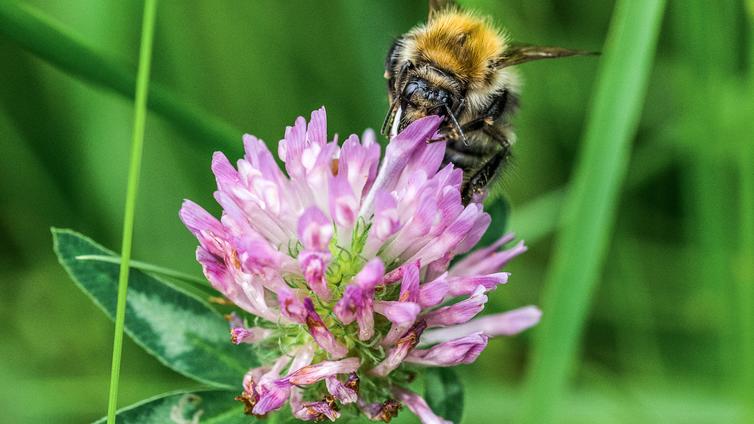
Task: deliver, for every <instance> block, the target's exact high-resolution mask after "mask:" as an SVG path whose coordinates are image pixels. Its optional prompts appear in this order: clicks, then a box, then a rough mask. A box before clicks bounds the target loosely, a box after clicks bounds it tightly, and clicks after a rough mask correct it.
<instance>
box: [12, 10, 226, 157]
mask: <svg viewBox="0 0 754 424" xmlns="http://www.w3.org/2000/svg"><path fill="white" fill-rule="evenodd" d="M0 34H1V35H3V36H4V37H7V38H8V39H10V40H12V41H14V42H16V43H18V44H19V45H20V46H21V47H23V48H24V49H26V50H28V51H30V52H31V53H33V54H35V55H37V56H38V57H39V58H41V59H43V60H45V61H47V62H49V63H50V64H52V65H54V66H56V67H58V68H60V69H61V70H63V71H65V72H68V73H69V74H71V75H73V76H75V77H77V78H81V79H83V80H85V81H88V82H90V83H92V84H95V85H98V86H100V87H104V88H107V89H109V90H112V91H114V92H116V93H118V94H120V95H122V96H126V97H128V98H131V97H132V96H133V95H134V86H135V85H136V75H135V74H134V72H133V71H132V70H131V69H130V68H129V67H128V66H126V65H123V63H122V61H121V60H119V59H117V58H114V57H111V56H110V54H108V53H103V52H99V51H97V50H96V49H94V48H92V47H90V46H89V45H87V43H86V42H85V41H84V40H83V37H82V36H80V35H79V34H77V33H76V32H75V31H73V30H71V29H70V28H67V27H65V26H63V25H61V24H59V23H58V22H55V21H54V20H53V19H52V18H51V17H49V16H47V15H45V14H44V13H42V12H41V11H39V10H37V9H35V8H33V7H30V6H28V5H27V4H23V3H21V2H14V1H4V2H0ZM149 108H150V109H151V110H153V111H154V112H156V113H158V114H159V115H161V116H162V117H164V118H165V119H167V120H168V121H170V122H171V123H172V124H174V125H175V126H176V128H177V129H178V130H180V131H182V132H183V133H184V134H185V135H186V138H185V140H186V141H190V142H193V143H196V144H197V145H198V146H200V147H202V148H204V147H206V146H207V143H208V142H209V143H222V146H223V147H225V148H227V149H232V151H235V150H237V149H238V145H239V143H238V140H239V139H240V135H241V131H239V130H237V129H235V128H234V127H233V126H232V125H230V124H228V123H227V122H225V121H223V120H221V119H220V118H218V117H216V116H214V115H213V114H212V113H211V112H209V111H206V110H202V109H201V108H198V107H196V106H194V105H192V104H189V103H187V102H186V101H185V100H183V99H181V98H180V97H179V96H178V95H177V94H175V93H173V92H172V91H170V90H168V89H167V88H166V87H164V86H161V85H160V84H156V83H154V84H151V87H150V88H149ZM213 145H214V144H213Z"/></svg>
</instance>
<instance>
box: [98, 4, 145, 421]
mask: <svg viewBox="0 0 754 424" xmlns="http://www.w3.org/2000/svg"><path fill="white" fill-rule="evenodd" d="M156 13H157V0H146V2H145V3H144V21H143V22H142V33H141V48H140V49H139V70H138V73H137V77H136V102H135V103H134V128H133V138H132V140H131V164H130V167H129V169H128V187H127V189H126V190H127V192H126V206H125V213H124V218H123V244H122V247H121V255H122V260H121V263H120V274H119V277H118V304H117V307H116V311H115V336H114V337H113V363H112V371H111V373H110V394H109V396H108V402H107V422H108V424H115V414H116V410H117V408H118V381H119V380H120V359H121V353H122V352H123V326H124V324H125V321H126V295H127V292H128V271H129V261H130V260H131V244H132V241H133V230H134V213H135V211H136V195H137V194H138V192H139V174H140V171H141V156H142V151H143V148H144V127H145V124H146V118H147V94H148V90H149V69H150V65H151V63H152V42H153V41H154V23H155V15H156Z"/></svg>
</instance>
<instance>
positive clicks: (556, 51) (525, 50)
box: [497, 43, 599, 68]
mask: <svg viewBox="0 0 754 424" xmlns="http://www.w3.org/2000/svg"><path fill="white" fill-rule="evenodd" d="M594 55H599V53H598V52H590V51H586V50H571V49H565V48H562V47H548V46H534V45H531V44H520V43H519V44H513V45H511V46H510V47H509V48H508V49H506V50H505V53H503V56H502V57H501V58H500V59H499V60H498V63H497V65H498V67H499V68H505V67H508V66H513V65H518V64H521V63H526V62H531V61H533V60H540V59H557V58H560V57H568V56H594Z"/></svg>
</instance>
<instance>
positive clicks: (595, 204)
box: [521, 0, 665, 424]
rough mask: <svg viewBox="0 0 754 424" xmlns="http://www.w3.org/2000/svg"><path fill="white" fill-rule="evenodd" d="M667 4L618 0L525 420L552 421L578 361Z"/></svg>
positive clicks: (553, 272) (550, 279)
mask: <svg viewBox="0 0 754 424" xmlns="http://www.w3.org/2000/svg"><path fill="white" fill-rule="evenodd" d="M664 6H665V2H664V1H663V0H620V1H618V3H617V5H616V9H615V12H614V16H613V21H612V23H611V27H610V31H609V33H608V37H607V42H606V45H605V51H604V57H603V60H602V64H601V68H600V71H599V73H598V81H597V86H596V92H595V96H594V99H593V104H592V106H591V109H590V113H589V116H588V119H587V124H586V132H585V135H584V140H583V143H582V150H581V152H580V155H579V160H578V163H577V164H576V168H575V170H574V176H573V182H572V183H571V186H570V187H569V189H568V194H567V199H566V204H565V209H564V211H563V215H562V216H563V217H568V219H569V221H570V222H567V225H563V227H562V230H561V231H560V233H559V234H558V237H557V240H556V244H555V250H554V254H553V260H552V261H553V262H552V265H551V267H550V269H549V271H548V275H547V279H546V286H545V293H544V298H543V301H542V310H543V311H544V315H543V320H542V322H541V324H540V326H539V328H538V329H536V333H535V336H534V347H533V356H532V359H531V363H530V368H529V370H528V375H527V379H526V392H525V394H526V396H525V398H524V400H523V405H522V410H521V418H522V421H523V422H525V423H532V424H534V423H536V424H540V423H548V422H551V421H552V419H553V417H554V415H555V410H556V407H557V403H558V402H559V400H560V399H561V396H562V392H563V390H564V388H565V386H566V383H567V380H568V376H569V374H570V372H571V369H572V367H573V364H574V359H575V357H576V352H577V348H578V345H579V340H580V338H581V333H582V328H583V326H584V322H585V319H586V316H587V313H588V311H589V304H590V300H591V297H592V294H593V292H594V288H595V286H596V283H597V280H598V278H599V276H600V271H601V267H602V264H603V262H604V259H605V255H606V249H607V247H608V241H609V237H610V234H611V232H612V230H613V224H614V221H615V214H616V206H617V204H618V199H619V193H620V190H621V186H622V184H623V180H624V178H625V174H626V169H627V165H628V162H629V156H630V151H631V139H632V137H633V134H634V132H635V130H636V127H637V125H638V121H639V117H640V112H641V108H642V105H643V100H644V95H645V93H646V88H647V81H648V77H649V74H650V70H651V68H652V59H653V57H654V51H655V46H656V42H657V37H658V34H659V31H660V24H661V22H662V15H663V10H664Z"/></svg>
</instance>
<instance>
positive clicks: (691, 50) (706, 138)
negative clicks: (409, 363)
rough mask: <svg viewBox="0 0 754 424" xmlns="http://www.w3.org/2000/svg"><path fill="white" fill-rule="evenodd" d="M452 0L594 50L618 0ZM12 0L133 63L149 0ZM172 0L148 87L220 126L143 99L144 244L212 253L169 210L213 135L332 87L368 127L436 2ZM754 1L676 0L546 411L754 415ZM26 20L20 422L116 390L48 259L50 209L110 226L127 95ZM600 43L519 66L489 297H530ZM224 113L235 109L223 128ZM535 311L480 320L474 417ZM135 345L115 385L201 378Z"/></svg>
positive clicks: (98, 343)
mask: <svg viewBox="0 0 754 424" xmlns="http://www.w3.org/2000/svg"><path fill="white" fill-rule="evenodd" d="M461 3H462V4H463V5H464V6H466V7H470V8H474V9H476V10H479V11H480V12H482V13H484V14H488V15H490V16H492V17H493V19H494V20H495V21H496V22H498V23H500V24H501V25H504V26H505V27H506V28H508V30H509V32H510V34H511V36H512V37H513V38H514V39H516V40H519V41H524V42H531V43H537V44H553V45H561V46H564V47H572V48H581V49H586V50H601V49H602V46H603V42H604V40H605V36H606V34H607V32H608V27H609V25H610V16H611V14H612V11H613V7H614V2H612V1H604V2H584V1H577V0H550V1H544V0H543V1H526V0H506V1H498V0H466V1H463V0H462V1H461ZM749 6H751V5H749ZM19 7H20V8H23V9H24V10H26V11H27V12H30V13H32V14H33V15H34V16H37V17H41V18H43V20H46V21H49V22H52V23H53V24H54V26H55V27H56V28H62V29H64V30H65V33H66V34H68V35H70V36H71V38H72V39H74V40H76V41H77V42H79V43H80V44H81V45H83V46H85V47H87V48H89V49H91V51H93V52H95V53H96V54H98V55H100V56H101V57H105V58H109V59H108V60H109V61H111V63H114V64H117V65H118V66H119V68H118V69H122V71H119V72H123V75H135V70H136V58H137V48H138V39H139V22H140V11H141V7H142V5H141V3H140V2H138V1H129V2H118V1H100V0H70V1H66V2H57V1H50V0H27V1H22V2H20V3H16V2H9V1H6V2H3V3H2V5H0V12H3V11H7V10H10V9H11V8H19ZM159 7H160V10H159V13H158V22H157V33H156V40H155V47H154V60H153V73H152V80H153V83H154V87H160V89H161V90H164V91H163V92H164V93H168V94H167V98H168V100H169V101H168V102H167V103H168V106H170V104H175V105H178V107H179V108H181V107H182V108H184V109H186V110H190V111H193V112H196V113H199V114H200V116H204V117H205V118H207V119H208V120H209V121H211V122H212V123H214V124H216V126H215V128H223V130H221V131H222V133H223V134H226V135H223V136H222V137H221V136H218V137H217V138H214V137H211V136H209V135H208V134H210V133H206V132H202V131H200V130H199V129H197V127H196V125H199V126H201V125H203V123H201V122H199V123H197V122H192V120H191V119H188V120H187V119H184V120H183V123H181V119H179V118H180V117H181V116H184V117H185V116H186V115H180V114H177V115H175V116H172V117H171V115H170V113H165V112H164V111H162V112H160V111H159V110H158V109H159V106H157V105H156V104H155V103H154V102H153V103H152V106H151V107H152V110H151V112H152V113H151V114H150V119H149V121H148V126H147V139H148V142H147V143H146V150H145V152H144V153H145V156H144V163H143V172H142V179H141V190H140V198H139V201H138V208H137V213H136V228H135V243H134V258H135V259H142V260H148V261H149V262H152V263H157V264H160V265H164V266H168V267H170V268H174V269H178V270H182V271H184V272H188V273H192V274H194V275H200V271H199V267H198V265H197V264H196V263H195V261H194V248H195V242H194V241H192V237H191V235H190V234H189V233H188V232H187V231H185V229H184V228H183V227H182V225H181V224H180V222H179V220H178V219H177V211H178V208H179V206H180V202H181V199H183V198H192V199H196V200H197V201H198V202H199V203H201V204H206V205H210V204H213V202H211V201H210V193H211V188H212V187H213V184H214V183H213V181H212V179H211V174H210V173H209V172H204V171H203V172H197V170H202V169H204V170H207V169H208V168H209V158H210V154H211V152H212V151H214V150H217V149H223V150H229V149H233V148H235V149H237V151H240V150H241V141H240V136H241V132H249V133H253V134H255V135H258V136H259V137H261V138H264V139H265V140H267V141H268V142H269V143H273V144H274V143H275V142H276V141H277V140H279V139H280V138H281V137H282V134H281V133H280V128H283V126H285V125H288V124H289V123H290V122H292V121H293V119H294V118H295V117H296V116H298V115H302V114H306V113H308V111H310V110H312V109H314V108H316V107H318V106H320V105H322V104H324V105H326V106H327V108H328V119H329V120H330V123H331V124H330V131H331V132H337V133H339V134H340V136H341V139H342V138H343V137H344V136H347V135H348V134H350V133H352V132H356V133H360V132H361V131H363V129H365V128H367V127H372V128H377V127H379V125H380V124H381V122H382V118H383V116H384V112H385V110H386V107H387V104H386V100H385V83H384V80H383V79H382V64H383V59H384V55H385V53H386V50H387V47H388V46H389V44H390V42H391V40H392V39H393V38H394V37H396V36H398V35H400V34H401V33H403V32H405V31H406V30H407V29H409V28H410V27H411V26H413V25H414V24H416V23H417V22H420V21H422V20H423V19H424V18H425V14H426V4H425V2H424V1H423V0H417V1H411V2H407V1H400V0H386V1H381V2H372V1H351V0H337V1H316V2H315V1H305V0H295V1H286V2H280V1H274V0H259V1H255V2H247V1H241V0H232V1H231V0H229V1H224V2H215V1H197V2H192V3H191V6H190V7H189V6H188V5H187V4H186V2H182V1H178V0H165V1H163V2H161V4H160V6H159ZM751 13H752V8H751V7H750V8H749V9H746V8H745V1H744V0H721V1H720V2H709V1H707V0H688V1H683V2H681V1H673V0H671V1H669V2H668V9H667V13H666V17H665V20H664V21H663V26H662V29H661V35H660V43H659V47H658V51H657V54H656V57H655V66H654V69H653V71H652V73H651V77H650V81H649V89H648V92H647V98H646V101H645V108H644V111H643V113H642V116H641V120H640V122H639V126H638V129H637V133H636V136H635V137H634V140H633V141H632V143H633V145H634V146H635V149H634V152H633V154H632V156H631V161H630V164H629V166H628V171H627V177H626V178H627V179H626V182H625V184H624V188H623V190H622V191H621V193H620V202H619V206H618V209H617V216H616V225H615V228H614V230H613V231H612V232H611V233H610V237H611V238H610V241H609V248H608V250H607V252H606V254H605V255H606V256H605V257H606V259H605V265H604V267H603V272H602V273H601V275H600V276H599V280H598V285H597V287H598V288H597V291H596V293H595V297H594V300H593V302H592V305H593V307H592V308H591V309H590V311H589V314H588V320H587V323H586V326H585V328H584V334H585V337H584V338H583V340H581V343H580V346H581V350H580V354H579V356H578V361H577V365H576V368H575V375H574V378H573V379H572V380H571V381H570V386H569V387H570V388H571V390H569V391H568V392H567V394H566V398H565V399H564V400H563V401H562V402H561V403H559V405H560V406H559V409H557V411H556V416H557V419H556V422H563V423H584V422H595V423H596V422H618V423H621V422H626V423H632V422H637V421H643V422H658V423H660V422H661V423H668V422H670V423H672V422H677V423H686V422H700V423H706V422H735V421H739V422H751V421H747V418H748V417H751V415H749V416H747V415H745V413H744V408H743V407H742V405H744V404H745V401H744V400H745V399H747V398H746V397H745V396H743V397H742V396H741V394H743V393H745V392H747V391H748V392H749V395H750V396H751V387H754V384H751V382H752V381H754V379H752V377H751V375H750V374H747V373H745V372H742V370H746V369H754V363H753V360H754V353H752V352H753V350H752V347H751V342H750V341H751V340H753V339H754V325H752V322H753V320H754V318H752V312H751V311H752V308H751V305H752V304H754V302H753V301H752V291H753V290H754V282H753V281H752V275H753V274H754V271H752V266H751V264H752V263H754V261H753V260H751V257H752V253H751V252H754V246H752V244H753V243H754V241H752V236H751V234H754V231H752V225H754V224H752V219H753V218H752V217H753V216H754V210H753V209H754V202H753V201H752V200H751V193H752V192H754V190H751V187H752V185H753V184H752V181H751V180H752V175H754V173H753V172H752V163H754V159H752V158H753V157H754V156H753V155H752V148H751V146H752V144H754V143H753V142H754V137H753V136H752V134H754V128H753V127H752V122H754V119H752V116H754V110H753V109H754V102H753V101H752V100H751V99H752V98H754V94H753V93H754V72H752V62H751V61H752V57H754V54H753V53H752V48H753V47H752V46H753V45H754V44H753V43H752V25H753V24H752V22H754V21H753V20H752V15H751ZM3 16H8V15H3ZM13 28H14V27H12V26H9V25H7V22H6V23H4V24H3V25H2V27H1V28H0V58H2V60H0V81H2V83H0V152H1V153H2V154H0V205H2V208H0V253H2V255H0V281H2V284H3V295H2V301H0V319H2V321H3V323H4V325H3V326H2V327H0V337H2V338H3V340H4V342H3V343H2V344H0V407H2V410H3V421H7V422H82V421H93V420H96V419H98V418H99V417H101V416H102V415H104V412H105V407H106V397H107V396H106V393H107V389H106V387H107V382H108V373H109V363H110V342H111V337H112V327H111V323H110V322H109V321H108V319H107V318H106V317H105V316H104V315H103V314H102V313H100V312H99V311H98V310H97V309H96V307H95V306H94V305H92V304H91V302H90V301H89V300H88V299H87V298H86V297H85V296H84V295H83V294H82V293H80V292H79V291H78V290H76V289H75V287H74V285H73V284H72V283H71V281H70V280H69V278H68V277H67V276H66V275H65V272H64V270H63V269H61V268H60V267H59V266H58V264H57V262H56V260H55V257H54V255H53V252H52V250H51V249H50V237H49V227H50V226H53V225H54V226H60V227H71V228H75V229H76V230H78V231H81V232H83V233H86V234H89V235H91V236H92V237H93V238H94V239H96V240H98V241H101V242H102V243H103V244H104V245H105V246H107V247H110V248H113V247H115V246H117V245H118V242H119V233H120V225H121V222H122V218H123V217H122V216H121V214H122V212H121V211H122V209H123V204H122V199H123V193H124V192H125V178H126V170H127V166H128V163H127V162H128V160H127V156H128V154H127V152H128V144H129V138H130V131H131V121H132V105H131V100H130V98H129V97H128V96H126V95H125V94H123V93H122V92H120V91H118V89H117V88H113V87H109V88H108V87H107V86H106V85H104V84H103V83H99V84H93V83H92V78H91V77H88V78H82V77H84V76H83V75H80V74H76V73H75V72H73V71H72V70H71V69H70V68H69V69H63V68H61V67H60V65H59V64H55V63H56V62H55V61H54V60H52V59H51V58H50V57H43V55H41V54H40V53H39V52H34V51H33V50H31V49H29V47H28V43H30V42H31V41H32V40H31V39H29V38H28V37H21V36H20V35H19V34H18V33H11V32H12V31H13ZM35 31H37V32H38V31H40V30H35ZM37 35H39V34H37ZM53 50H54V49H53ZM66 52H70V50H63V51H58V54H62V55H65V54H66ZM109 63H110V62H109ZM597 66H598V60H590V59H583V58H582V59H573V60H562V61H554V62H541V63H532V64H528V65H524V66H521V67H520V68H521V73H522V74H523V77H524V81H525V86H524V91H523V98H522V109H521V112H520V113H519V115H518V117H517V118H516V120H515V124H516V127H517V133H518V139H519V142H518V143H517V144H516V146H515V160H514V162H515V163H514V165H513V170H512V171H510V172H509V173H508V175H507V179H506V181H505V183H504V187H503V190H502V191H503V192H504V193H505V197H506V199H507V200H508V201H509V203H510V210H509V215H510V218H509V219H508V220H507V221H508V227H509V228H510V229H511V230H514V231H517V232H518V234H519V236H520V237H522V238H523V239H525V240H530V242H529V246H530V249H529V252H527V254H526V255H523V256H522V257H520V258H519V259H518V260H517V261H515V262H514V263H513V264H512V266H511V271H512V272H513V276H512V278H511V282H510V283H509V284H508V285H507V286H506V287H501V288H500V289H499V290H498V291H497V292H496V293H495V296H491V297H490V306H491V307H492V312H496V311H502V310H505V309H508V308H511V307H514V306H519V305H522V304H531V303H534V304H536V303H540V298H539V296H540V294H541V293H542V286H543V280H544V275H545V271H546V270H547V268H548V265H549V263H550V260H549V258H550V253H551V250H550V249H551V241H552V237H551V236H552V234H553V232H554V231H557V230H558V223H559V222H565V221H561V218H562V217H560V211H561V208H562V203H561V201H562V198H563V195H564V194H563V193H567V189H568V184H569V182H570V181H569V180H570V176H571V171H572V169H573V167H574V158H575V156H576V153H577V152H578V149H579V146H578V142H579V140H580V135H581V134H582V133H583V124H584V120H585V111H586V108H587V104H588V102H589V99H590V98H591V96H592V90H593V87H594V79H595V73H596V71H597ZM121 84H122V83H121ZM127 88H128V87H127ZM125 91H127V92H130V90H125ZM152 99H153V100H154V99H155V97H152ZM157 99H159V96H157ZM171 102H172V103H171ZM163 106H164V105H163ZM202 111H207V112H208V113H207V114H203V113H202ZM176 116H177V118H176ZM188 116H192V115H190V114H189V115H188ZM191 124H193V125H194V129H193V130H192V129H191V128H192V127H191ZM236 129H237V130H236ZM232 131H238V132H239V133H238V134H237V137H236V139H235V140H230V141H229V140H228V138H232V135H227V134H229V132H232ZM234 142H235V143H236V144H235V146H233V145H232V144H233V143H234ZM229 145H230V147H229ZM228 153H229V154H232V153H233V152H230V151H229V152H228ZM747 158H748V159H747ZM500 210H501V211H502V210H504V208H500ZM211 212H217V211H211ZM563 219H567V217H565V218H563ZM497 230H498V231H502V229H497ZM747 302H748V303H747ZM544 313H545V314H547V310H545V311H544ZM533 331H537V330H536V329H535V330H533ZM532 334H533V333H532ZM532 334H524V335H523V336H520V337H517V338H515V339H509V340H495V341H493V342H491V343H490V347H489V348H488V350H487V351H486V352H485V354H484V355H482V356H481V358H480V359H479V361H478V362H477V363H475V364H473V365H471V366H468V367H465V368H464V369H462V370H461V372H460V373H459V375H460V378H461V380H462V381H463V382H465V383H466V385H465V386H466V391H465V394H464V399H465V404H466V407H465V412H464V419H465V422H470V423H498V422H512V421H513V420H514V418H515V417H516V416H517V415H516V414H517V408H518V406H519V405H520V404H521V400H522V399H521V397H522V396H523V392H522V390H521V387H520V384H519V383H520V381H521V378H522V375H523V371H524V369H525V365H526V364H527V358H528V349H527V347H528V345H529V341H530V336H531V335H532ZM747 346H748V348H747ZM747 349H748V350H747ZM123 364H124V366H123V371H122V382H121V396H120V398H121V400H120V404H121V405H128V404H131V403H134V402H135V401H137V400H140V399H144V398H147V397H151V396H154V395H157V394H160V393H164V392H167V391H170V390H174V389H176V388H182V387H189V388H191V387H193V386H192V385H191V384H192V383H190V382H188V381H187V380H186V379H184V378H183V377H180V376H178V375H177V374H175V373H173V372H172V371H170V370H168V369H166V368H164V367H162V365H161V364H159V363H158V362H157V361H156V360H154V359H153V358H151V357H149V356H147V355H146V354H145V353H143V352H142V351H141V349H140V348H138V347H137V346H135V345H134V344H133V343H127V344H126V346H125V351H124V357H123ZM747 376H748V377H747ZM746 378H748V380H746ZM747 382H748V384H747ZM746 388H748V389H749V390H746ZM748 399H752V397H749V398H748ZM748 403H749V404H754V402H751V401H750V400H749V402H748ZM407 416H408V414H404V417H401V420H400V421H404V422H410V421H408V417H407Z"/></svg>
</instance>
